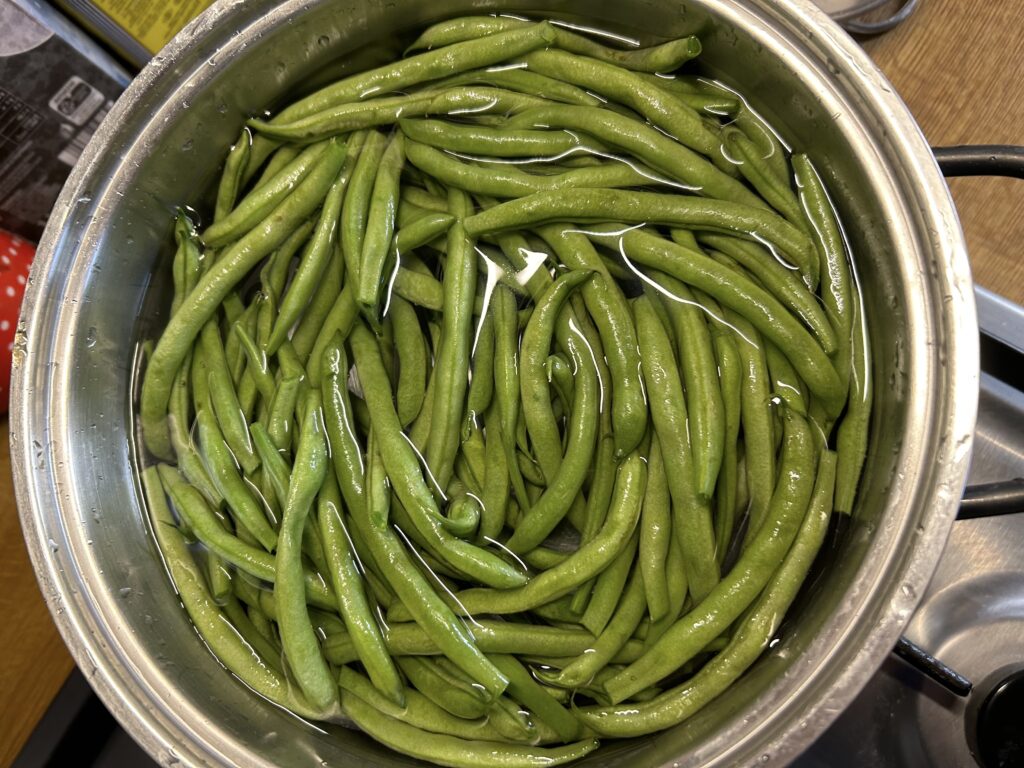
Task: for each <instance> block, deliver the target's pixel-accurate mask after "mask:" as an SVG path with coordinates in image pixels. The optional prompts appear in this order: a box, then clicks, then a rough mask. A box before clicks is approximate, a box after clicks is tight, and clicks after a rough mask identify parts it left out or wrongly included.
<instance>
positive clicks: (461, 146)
mask: <svg viewBox="0 0 1024 768" xmlns="http://www.w3.org/2000/svg"><path fill="white" fill-rule="evenodd" d="M398 127H399V128H400V129H401V130H402V133H404V134H405V135H406V136H407V137H408V138H409V139H411V140H412V141H414V142H417V143H419V144H422V145H426V146H430V147H434V148H435V149H443V150H447V151H448V152H453V153H457V154H465V155H478V156H483V157H525V158H551V157H557V156H565V155H568V154H570V153H573V152H576V151H584V150H583V148H584V147H585V146H586V145H585V144H584V143H583V142H581V140H580V137H579V136H577V135H575V134H573V133H571V132H570V131H565V130H560V131H535V130H512V129H505V128H490V127H487V126H483V125H477V124H475V123H451V122H446V121H444V120H431V119H425V118H418V119H408V118H403V119H401V120H399V121H398Z"/></svg>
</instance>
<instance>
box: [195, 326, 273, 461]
mask: <svg viewBox="0 0 1024 768" xmlns="http://www.w3.org/2000/svg"><path fill="white" fill-rule="evenodd" d="M200 341H201V344H202V347H203V360H204V364H205V365H206V368H207V376H208V377H209V380H208V386H209V395H210V404H211V406H212V408H213V413H214V414H216V416H217V422H218V423H219V424H220V429H221V432H222V434H223V436H224V440H225V442H227V444H228V447H229V448H230V449H231V452H232V454H233V455H234V458H235V460H236V461H238V463H239V464H241V465H242V468H243V469H244V470H245V471H246V472H247V473H252V472H253V471H255V469H256V467H258V466H259V459H257V458H256V455H255V454H254V453H253V450H252V445H251V444H250V442H249V429H248V424H247V423H246V419H245V416H244V413H243V411H242V406H241V405H240V404H239V402H238V394H237V393H236V392H235V385H234V382H233V381H232V380H231V371H230V369H229V368H228V363H227V358H226V357H225V356H224V346H223V344H221V339H220V331H219V330H218V329H217V324H216V322H215V321H213V320H210V321H208V322H207V323H206V325H205V326H204V327H203V330H202V333H201V334H200Z"/></svg>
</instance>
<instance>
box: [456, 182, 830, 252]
mask: <svg viewBox="0 0 1024 768" xmlns="http://www.w3.org/2000/svg"><path fill="white" fill-rule="evenodd" d="M559 220H563V221H564V220H573V221H609V220H617V221H623V222H626V223H635V224H666V225H670V226H678V227H684V228H692V229H710V230H712V231H718V232H732V233H736V234H740V235H743V236H745V237H750V238H752V239H761V240H764V241H767V242H769V243H771V244H772V245H774V246H776V247H777V248H779V249H780V250H781V251H783V252H784V253H785V254H786V255H788V256H790V257H792V258H793V259H794V260H795V261H796V262H797V264H798V265H800V266H801V268H802V269H803V268H804V267H803V265H807V264H809V263H810V262H811V260H812V259H814V260H816V259H817V254H816V253H815V252H814V246H813V244H812V243H811V241H810V240H809V239H808V238H807V236H806V235H805V234H804V233H803V232H801V231H799V230H798V229H796V228H795V227H793V226H792V225H791V224H789V223H788V222H786V221H784V220H783V219H782V218H780V217H779V216H778V215H777V214H775V213H772V212H771V211H767V210H763V209H761V208H753V207H751V206H749V205H744V204H742V203H734V202H731V201H726V200H708V199H705V198H697V197H683V196H679V195H663V194H659V193H656V192H634V191H629V190H617V189H566V190H560V191H558V192H537V193H535V194H532V195H529V196H527V197H523V198H519V199H516V200H511V201H509V202H506V203H502V204H500V205H497V206H495V207H494V208H490V209H487V210H484V211H481V212H480V213H477V214H475V215H473V216H470V217H469V218H468V219H466V232H467V233H469V234H470V235H471V236H474V237H478V236H480V235H483V234H488V233H491V232H497V231H501V230H505V229H515V228H522V227H526V226H532V225H536V224H543V223H546V222H550V221H559ZM637 233H638V230H635V229H633V230H630V231H628V232H627V233H626V234H625V235H623V237H624V238H625V239H626V240H627V242H628V241H629V240H630V238H631V237H632V236H634V235H637ZM640 236H643V237H649V235H645V234H643V233H640ZM677 247H678V246H677Z"/></svg>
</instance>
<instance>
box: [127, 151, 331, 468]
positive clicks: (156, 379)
mask: <svg viewBox="0 0 1024 768" xmlns="http://www.w3.org/2000/svg"><path fill="white" fill-rule="evenodd" d="M343 161H344V150H343V148H342V147H341V146H339V145H338V144H337V143H335V142H331V143H329V144H328V146H327V149H326V150H325V151H324V153H323V156H322V157H321V158H320V162H318V163H317V164H316V167H314V168H313V170H312V171H311V172H310V173H309V175H308V176H307V177H306V178H305V179H303V180H302V182H300V183H299V185H298V186H297V187H296V188H295V190H294V191H293V193H292V194H291V195H289V196H288V197H287V198H285V199H284V200H283V201H282V202H281V203H280V205H278V207H277V208H275V209H274V210H273V211H272V212H271V213H270V215H268V216H267V218H266V219H264V220H263V221H262V222H260V223H259V224H258V225H257V226H256V227H255V228H254V229H251V230H250V231H249V232H248V233H247V234H245V235H244V236H243V237H242V238H241V239H240V240H238V241H237V242H236V243H234V244H233V245H231V246H230V247H229V248H228V249H226V250H225V251H224V252H222V253H221V255H220V258H218V259H217V262H216V263H215V264H213V265H212V266H211V267H210V270H209V271H208V272H206V273H205V274H204V275H203V276H202V278H201V279H200V280H199V283H198V284H197V285H196V288H195V290H194V291H192V293H190V294H189V296H188V298H187V299H186V300H185V301H184V302H182V305H181V308H180V310H179V311H178V313H177V314H175V315H174V317H172V318H171V319H170V322H168V324H167V328H165V329H164V332H163V335H162V336H161V337H160V341H159V342H158V343H157V345H156V349H155V350H154V351H153V355H152V357H151V358H150V359H149V364H148V366H147V368H146V374H145V378H144V380H143V382H142V392H141V395H140V399H139V418H140V422H141V424H142V427H143V432H144V434H145V441H146V447H148V448H149V450H150V452H151V453H152V454H153V455H154V456H156V457H157V458H170V454H171V446H170V437H169V434H168V431H167V424H166V422H165V421H164V416H165V415H166V412H167V401H168V399H169V398H170V392H171V386H172V385H173V382H174V375H175V373H176V372H177V370H178V368H179V367H180V366H181V362H182V360H184V359H185V355H186V354H187V353H188V350H189V349H190V348H191V346H192V343H193V341H194V340H195V338H196V336H197V335H198V333H199V331H200V330H201V329H202V327H203V326H204V325H205V324H206V322H207V320H209V319H210V317H212V316H213V314H214V313H215V312H216V310H217V307H218V305H219V304H220V302H221V301H223V299H224V297H225V296H227V294H228V293H229V292H230V291H231V290H232V289H233V288H234V287H235V286H236V285H237V284H238V283H239V282H241V280H242V279H243V278H244V277H245V276H246V275H247V274H248V272H249V270H250V269H252V267H254V266H255V265H256V264H257V263H259V260H260V259H262V258H263V257H264V256H266V255H267V254H268V253H270V252H271V251H273V250H274V249H275V248H277V247H278V246H279V245H281V243H283V242H284V241H285V240H286V239H287V237H288V235H290V234H291V233H292V231H293V230H294V229H295V228H296V227H298V226H299V224H300V223H301V222H302V221H304V220H305V219H306V217H307V216H309V214H310V213H312V212H313V210H315V209H316V207H317V206H319V204H320V202H321V201H322V200H323V198H324V195H325V194H326V193H327V190H328V188H329V186H330V184H331V183H332V182H333V180H334V178H335V177H336V175H337V173H338V170H339V169H340V168H341V164H342V162H343Z"/></svg>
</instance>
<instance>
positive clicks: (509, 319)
mask: <svg viewBox="0 0 1024 768" xmlns="http://www.w3.org/2000/svg"><path fill="white" fill-rule="evenodd" d="M491 301H492V303H493V305H494V399H495V401H496V407H497V411H498V414H497V415H498V424H499V426H500V438H499V439H500V440H501V445H502V448H503V449H504V452H505V466H506V470H507V472H508V474H509V481H510V483H511V484H512V490H513V491H514V492H515V496H516V498H517V499H518V500H519V504H520V506H524V505H528V499H527V495H526V486H525V485H524V483H523V478H522V475H521V474H520V471H519V464H518V462H517V461H516V458H515V434H516V425H517V424H518V422H519V328H518V323H517V319H516V298H515V295H514V294H513V293H512V291H511V290H510V289H509V288H508V287H506V286H503V285H499V286H497V287H496V288H495V290H494V294H493V296H492V298H491ZM492 530H493V527H490V526H488V531H492ZM498 530H499V531H500V527H499V529H498Z"/></svg>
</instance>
